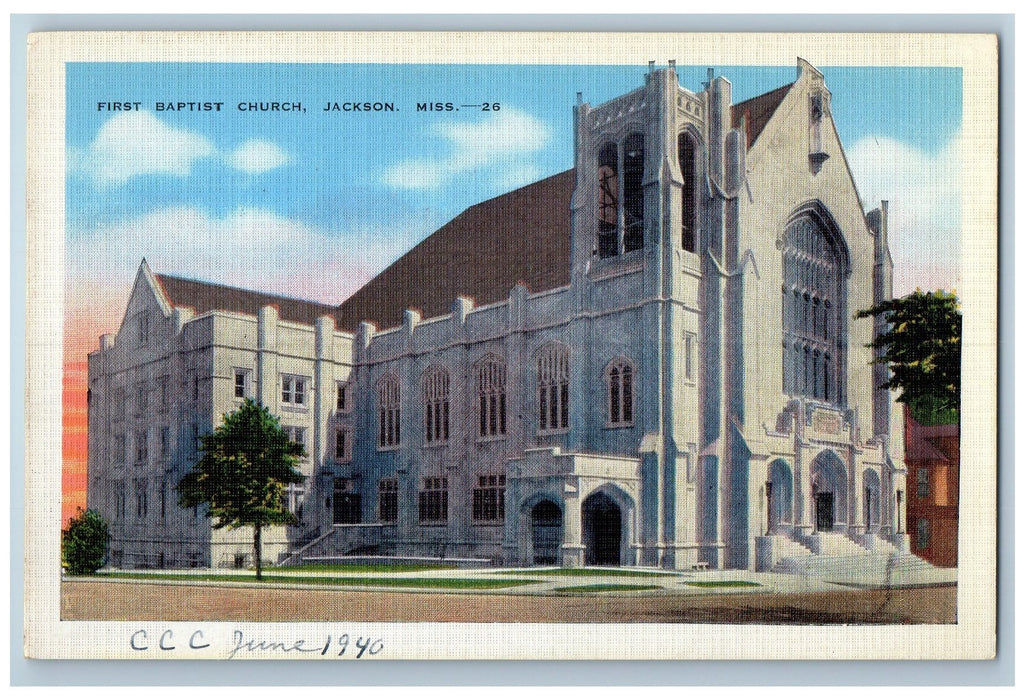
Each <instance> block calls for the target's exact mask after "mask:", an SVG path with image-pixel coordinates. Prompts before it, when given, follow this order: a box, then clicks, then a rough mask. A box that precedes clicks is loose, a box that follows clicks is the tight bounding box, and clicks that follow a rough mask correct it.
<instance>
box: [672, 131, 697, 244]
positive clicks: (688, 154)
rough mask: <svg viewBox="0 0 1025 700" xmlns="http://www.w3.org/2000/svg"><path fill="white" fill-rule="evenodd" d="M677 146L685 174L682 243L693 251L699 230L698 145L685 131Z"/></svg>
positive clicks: (681, 170) (681, 166)
mask: <svg viewBox="0 0 1025 700" xmlns="http://www.w3.org/2000/svg"><path fill="white" fill-rule="evenodd" d="M676 147H677V155H678V157H679V162H680V173H681V174H682V175H683V188H682V200H683V201H682V203H683V209H682V217H681V218H682V234H683V237H682V244H683V249H684V250H688V251H690V252H691V253H693V252H695V250H696V249H697V232H698V200H697V196H698V182H697V178H698V163H697V145H696V144H695V142H694V137H693V136H691V135H690V134H688V133H686V132H684V133H682V134H680V136H679V138H678V139H677V143H676Z"/></svg>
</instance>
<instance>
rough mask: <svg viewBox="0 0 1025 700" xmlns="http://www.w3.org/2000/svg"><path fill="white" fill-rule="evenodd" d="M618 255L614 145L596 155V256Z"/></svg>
mask: <svg viewBox="0 0 1025 700" xmlns="http://www.w3.org/2000/svg"><path fill="white" fill-rule="evenodd" d="M618 253H619V161H618V154H617V151H616V144H614V143H607V144H605V145H604V146H602V149H601V151H600V152H599V153H598V256H599V257H602V258H611V257H612V256H613V255H616V254H618Z"/></svg>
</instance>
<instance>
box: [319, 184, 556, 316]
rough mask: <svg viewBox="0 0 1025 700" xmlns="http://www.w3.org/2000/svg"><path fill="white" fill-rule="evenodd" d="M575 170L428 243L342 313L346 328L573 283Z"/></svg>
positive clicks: (484, 207) (466, 216)
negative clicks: (518, 288) (463, 299)
mask: <svg viewBox="0 0 1025 700" xmlns="http://www.w3.org/2000/svg"><path fill="white" fill-rule="evenodd" d="M575 181H576V180H575V176H574V171H573V170H567V171H565V172H562V173H559V174H558V175H553V176H552V177H549V178H546V179H544V180H540V181H538V182H535V183H533V184H530V185H527V186H526V187H521V188H519V189H518V190H513V191H512V192H509V193H507V194H503V195H500V196H498V197H495V198H494V199H489V200H487V201H485V202H481V203H480V204H475V205H474V206H472V207H470V208H469V209H467V210H466V211H464V212H463V213H462V214H460V215H459V216H457V217H456V218H454V219H452V221H450V222H448V223H447V224H445V225H444V226H442V227H441V228H440V229H438V230H437V231H435V232H434V233H433V234H431V235H430V236H428V237H427V238H425V239H424V240H423V241H421V242H420V243H419V244H418V245H416V246H415V247H414V248H413V249H412V250H410V251H409V252H408V253H406V254H405V255H403V256H402V257H401V258H399V259H398V260H396V261H395V262H394V263H393V264H392V265H391V266H390V267H388V268H387V269H386V270H385V271H384V272H382V273H381V274H379V275H378V276H377V277H375V278H374V279H372V280H370V281H369V282H368V283H367V284H366V285H364V286H363V287H362V288H361V289H359V290H358V291H357V292H356V293H355V294H353V295H352V296H351V297H349V298H348V299H346V300H345V301H344V302H343V303H342V304H341V306H339V307H338V312H337V314H336V317H337V319H338V327H339V328H341V329H344V330H348V331H352V330H355V328H356V326H357V325H358V324H359V322H360V321H363V320H366V321H371V322H373V323H375V324H376V325H377V327H378V328H391V327H394V326H398V325H400V324H401V323H402V312H403V310H405V309H407V308H411V309H418V310H419V311H420V312H421V313H422V315H423V317H424V318H430V317H432V316H440V315H442V314H447V313H449V312H450V311H451V308H452V302H453V301H455V298H456V297H457V296H468V297H471V298H472V299H473V300H474V301H475V302H476V303H477V304H489V303H492V302H496V301H501V300H503V299H507V298H508V296H509V290H510V289H512V288H513V287H514V286H515V285H516V284H517V283H518V282H522V283H523V284H525V285H526V286H527V289H529V290H530V291H531V292H540V291H544V290H546V289H554V288H556V287H561V286H563V285H566V284H569V256H570V197H571V196H572V194H573V187H574V183H575Z"/></svg>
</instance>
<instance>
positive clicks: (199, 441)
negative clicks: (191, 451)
mask: <svg viewBox="0 0 1025 700" xmlns="http://www.w3.org/2000/svg"><path fill="white" fill-rule="evenodd" d="M189 434H190V437H191V438H192V445H193V447H194V448H195V450H196V452H201V451H202V450H203V438H202V437H201V436H200V434H199V423H192V424H191V425H189Z"/></svg>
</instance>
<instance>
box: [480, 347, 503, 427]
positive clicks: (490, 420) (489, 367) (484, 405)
mask: <svg viewBox="0 0 1025 700" xmlns="http://www.w3.org/2000/svg"><path fill="white" fill-rule="evenodd" d="M505 376H506V368H505V362H503V361H502V360H501V359H499V358H498V357H495V356H494V355H489V356H488V357H486V358H485V359H484V360H483V361H482V362H481V363H480V368H479V370H478V372H477V395H478V398H479V402H480V412H479V414H478V417H479V418H480V436H481V437H495V436H499V435H505Z"/></svg>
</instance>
